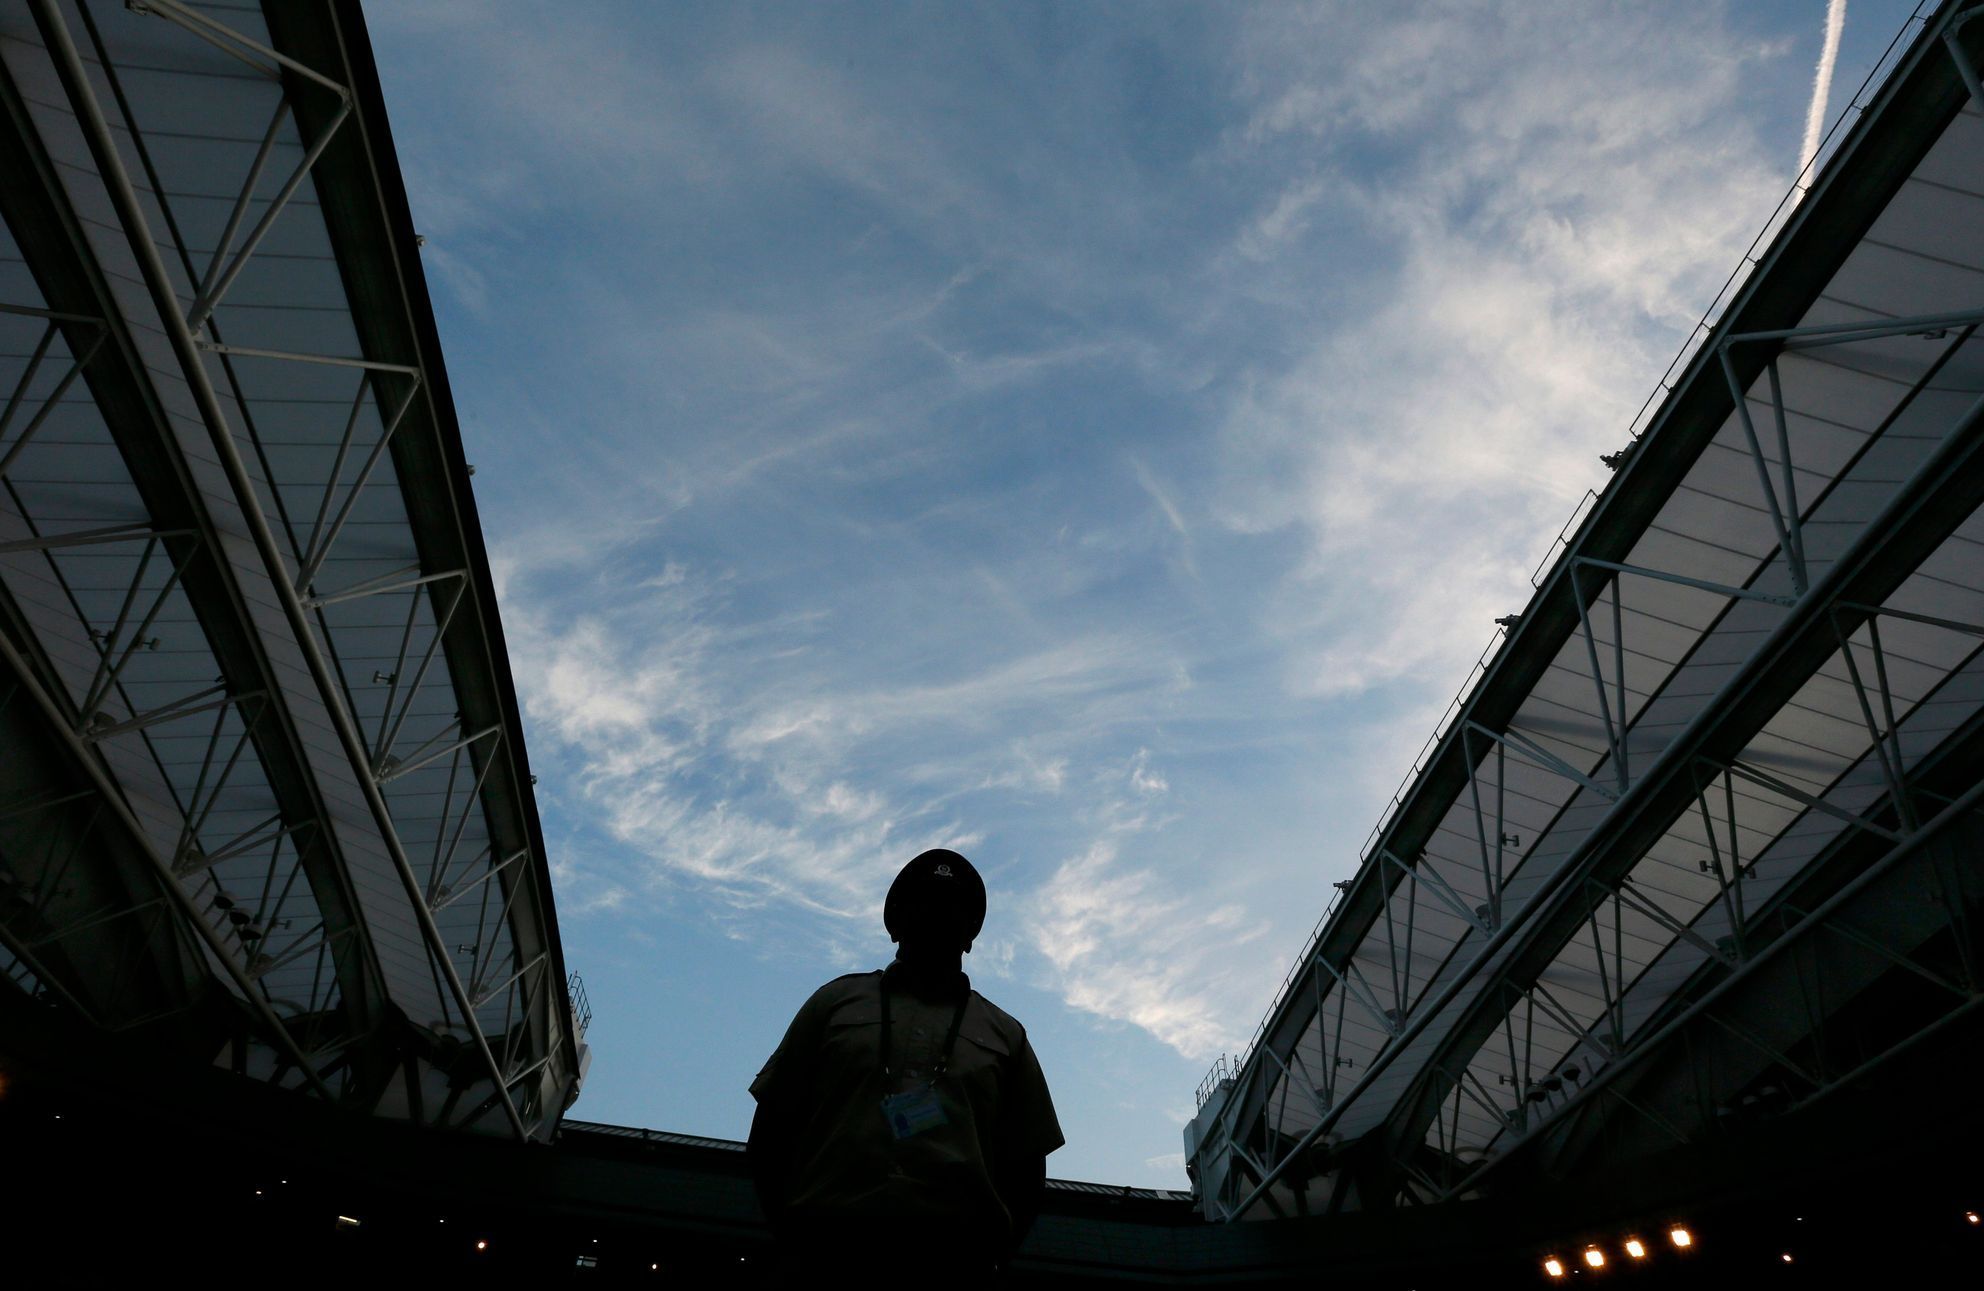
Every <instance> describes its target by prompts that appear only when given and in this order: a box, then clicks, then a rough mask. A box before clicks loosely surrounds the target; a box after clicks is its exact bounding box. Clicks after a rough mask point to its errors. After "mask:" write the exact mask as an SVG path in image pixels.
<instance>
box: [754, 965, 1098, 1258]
mask: <svg viewBox="0 0 1984 1291" xmlns="http://www.w3.org/2000/svg"><path fill="white" fill-rule="evenodd" d="M882 978H883V975H882V974H881V973H879V972H876V973H856V974H852V975H850V976H847V977H840V978H836V979H834V980H833V981H831V982H828V983H827V984H826V985H825V986H822V987H821V988H820V989H819V990H817V991H815V992H813V995H812V997H811V998H810V999H808V1000H807V1001H806V1003H805V1004H803V1005H801V1006H800V1009H799V1013H798V1015H797V1016H795V1017H794V1018H793V1019H792V1025H791V1026H790V1027H789V1028H787V1030H786V1033H785V1039H784V1040H782V1041H780V1043H779V1046H778V1049H777V1050H776V1051H775V1052H774V1053H773V1054H772V1056H771V1058H770V1060H768V1061H767V1062H766V1063H765V1067H764V1070H762V1071H760V1072H759V1073H758V1077H757V1079H756V1080H754V1081H752V1082H751V1094H752V1096H753V1097H755V1098H756V1099H757V1100H758V1101H759V1103H760V1104H761V1105H764V1106H767V1107H769V1106H773V1105H777V1106H779V1107H781V1108H784V1109H788V1110H789V1111H790V1113H791V1114H792V1116H793V1118H794V1125H795V1134H794V1148H793V1155H792V1159H791V1161H790V1164H789V1167H788V1169H787V1170H786V1172H785V1180H784V1183H785V1186H784V1192H785V1202H786V1204H787V1206H789V1207H790V1208H791V1210H792V1212H793V1213H794V1214H796V1215H802V1216H803V1215H808V1214H819V1215H829V1214H839V1215H848V1216H862V1217H872V1218H886V1217H915V1218H924V1219H929V1220H934V1221H943V1222H948V1223H960V1222H962V1223H968V1224H981V1223H982V1224H986V1225H987V1226H988V1227H997V1228H1002V1229H1003V1228H1005V1227H1008V1226H1010V1223H1011V1214H1010V1212H1009V1211H1008V1210H1007V1208H1006V1205H1005V1203H1004V1201H1002V1200H1001V1199H1000V1197H999V1194H998V1190H997V1187H996V1186H995V1180H996V1178H997V1177H998V1173H999V1166H1000V1164H1001V1163H1002V1162H1020V1163H1023V1162H1026V1161H1028V1160H1037V1159H1039V1158H1043V1157H1045V1156H1046V1155H1047V1154H1048V1153H1050V1152H1052V1151H1054V1149H1056V1148H1058V1147H1060V1146H1061V1145H1062V1143H1064V1142H1065V1141H1066V1140H1065V1139H1063V1138H1062V1136H1061V1126H1060V1122H1059V1121H1058V1120H1056V1119H1055V1116H1054V1103H1053V1099H1052V1098H1051V1097H1050V1096H1049V1095H1048V1092H1047V1080H1046V1077H1045V1076H1044V1075H1042V1074H1041V1070H1040V1062H1039V1060H1038V1059H1036V1058H1035V1057H1034V1054H1033V1047H1032V1046H1031V1045H1030V1044H1028V1043H1027V1038H1026V1028H1025V1027H1022V1026H1021V1025H1020V1024H1019V1023H1018V1022H1017V1021H1015V1020H1014V1019H1013V1018H1012V1017H1011V1016H1009V1015H1008V1014H1007V1013H1005V1012H1004V1011H1003V1010H1001V1009H1000V1008H999V1007H998V1006H996V1005H994V1004H993V1003H992V1002H991V1001H989V1000H987V999H986V998H985V997H984V996H982V995H979V994H978V993H977V992H976V991H971V990H970V983H969V981H968V979H966V978H965V977H964V975H963V974H962V973H960V974H958V984H959V987H960V988H961V989H963V990H965V991H966V992H967V993H968V994H967V1001H966V1004H965V1011H964V1016H963V1018H962V1020H961V1021H960V1022H959V1025H958V1039H957V1043H956V1045H955V1046H954V1048H953V1051H952V1053H951V1055H950V1060H949V1063H948V1065H947V1066H946V1068H945V1069H944V1070H943V1071H942V1072H941V1073H939V1072H937V1071H936V1068H937V1066H938V1059H939V1058H940V1056H941V1053H942V1049H943V1044H944V1037H945V1035H946V1034H947V1032H948V1031H949V1030H950V1026H951V1020H952V1018H953V1017H954V1016H956V1011H957V996H956V994H955V993H950V994H948V997H947V998H922V997H920V996H918V995H916V994H913V993H912V992H911V991H910V990H908V989H907V988H906V987H905V986H904V985H902V984H901V983H898V982H896V981H895V980H894V979H891V985H890V989H889V1015H890V1019H891V1026H890V1031H891V1033H892V1034H891V1036H890V1044H889V1047H890V1064H889V1065H890V1068H891V1073H892V1074H890V1075H887V1076H885V1075H884V1073H883V1071H882V1052H881V1042H882V1037H881V1029H882V1027H881V1023H882ZM926 1084H927V1085H929V1086H930V1088H931V1090H932V1092H933V1093H934V1094H935V1096H936V1099H937V1102H938V1105H939V1106H940V1107H941V1108H942V1109H943V1113H944V1122H943V1124H941V1125H936V1126H933V1127H931V1128H928V1129H924V1130H922V1131H921V1132H920V1133H916V1134H912V1135H910V1136H909V1137H907V1138H901V1139H899V1138H897V1137H896V1135H895V1133H894V1132H893V1131H892V1130H891V1128H890V1126H889V1123H888V1120H887V1118H886V1117H885V1115H884V1114H883V1111H882V1099H883V1097H884V1096H885V1095H888V1094H897V1093H906V1092H911V1091H913V1090H916V1089H918V1088H919V1087H921V1086H923V1085H926Z"/></svg>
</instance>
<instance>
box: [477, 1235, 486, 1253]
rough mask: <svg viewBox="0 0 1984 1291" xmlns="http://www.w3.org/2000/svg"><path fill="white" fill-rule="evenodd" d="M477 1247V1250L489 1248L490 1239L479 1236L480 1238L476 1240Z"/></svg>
mask: <svg viewBox="0 0 1984 1291" xmlns="http://www.w3.org/2000/svg"><path fill="white" fill-rule="evenodd" d="M475 1249H476V1250H478V1251H486V1250H488V1249H489V1239H488V1238H486V1237H485V1238H479V1239H477V1241H476V1243H475Z"/></svg>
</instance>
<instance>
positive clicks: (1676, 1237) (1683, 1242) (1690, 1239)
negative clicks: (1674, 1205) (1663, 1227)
mask: <svg viewBox="0 0 1984 1291" xmlns="http://www.w3.org/2000/svg"><path fill="white" fill-rule="evenodd" d="M1667 1236H1668V1238H1669V1240H1671V1241H1672V1242H1673V1243H1674V1245H1676V1246H1682V1247H1687V1246H1693V1245H1694V1244H1695V1235H1694V1234H1693V1233H1691V1232H1689V1231H1688V1230H1687V1229H1686V1228H1684V1227H1682V1226H1681V1225H1680V1224H1676V1225H1674V1227H1672V1228H1670V1229H1668V1230H1667Z"/></svg>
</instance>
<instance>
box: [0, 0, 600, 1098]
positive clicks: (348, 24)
mask: <svg viewBox="0 0 1984 1291" xmlns="http://www.w3.org/2000/svg"><path fill="white" fill-rule="evenodd" d="M0 173H4V174H5V175H6V176H7V181H6V183H5V184H4V185H0V215H4V228H0V389H4V391H5V392H6V399H7V403H6V405H5V415H4V421H0V748H4V749H5V750H6V756H5V758H4V759H0V967H4V970H5V972H6V975H7V976H8V977H9V978H10V979H11V980H12V981H13V982H14V983H15V984H17V985H18V986H19V987H20V988H22V989H23V990H25V991H27V992H29V993H30V994H33V995H35V996H36V997H38V998H41V999H43V1000H45V1001H47V1002H49V1003H50V1004H51V1005H53V1006H57V1007H61V1008H63V1009H66V1010H70V1011H72V1012H73V1013H75V1014H77V1015H79V1016H80V1017H81V1018H83V1019H86V1020H87V1021H88V1022H90V1023H91V1024H93V1025H94V1026H96V1027H99V1028H102V1029H104V1030H106V1031H118V1032H131V1033H134V1034H136V1035H138V1036H140V1037H150V1038H151V1039H152V1041H153V1042H154V1043H155V1044H156V1046H157V1047H158V1048H159V1049H160V1050H161V1051H169V1052H171V1053H173V1054H175V1055H178V1056H179V1057H180V1058H182V1059H183V1058H190V1059H193V1060H196V1061H202V1062H218V1063H221V1064H224V1065H232V1066H233V1067H234V1068H235V1069H237V1070H239V1071H243V1072H246V1073H248V1074H251V1075H253V1076H256V1077H258V1078H260V1079H263V1080H266V1081H268V1082H271V1083H273V1084H277V1085H280V1086H284V1087H288V1088H294V1089H297V1090H308V1091H314V1093H315V1095H317V1096H321V1097H324V1098H328V1099H331V1100H335V1101H337V1102H339V1103H341V1104H345V1105H352V1106H357V1107H360V1108H362V1109H366V1110H369V1111H372V1112H374V1113H376V1114H378V1115H381V1116H385V1117H389V1118H405V1119H409V1120H413V1121H416V1122H420V1123H423V1124H435V1125H447V1126H452V1127H465V1128H468V1129H471V1130H476V1131H484V1132H493V1133H499V1134H508V1135H516V1136H534V1137H543V1136H545V1135H548V1134H549V1133H550V1132H551V1130H552V1129H553V1127H554V1126H555V1124H556V1121H557V1118H558V1116H559V1114H560V1113H561V1112H562V1111H563V1109H564V1107H565V1106H566V1105H567V1104H568V1103H569V1101H570V1099H571V1098H572V1097H573V1096H574V1095H575V1094H576V1091H577V1086H578V1081H579V1079H580V1077H581V1075H582V1070H583V1065H584V1054H583V1047H582V1036H581V1028H580V1025H579V1023H578V1022H577V1020H576V1019H575V1016H574V1012H573V1010H572V1008H571V1007H570V1006H569V1004H568V1000H567V993H566V986H567V981H566V974H565V968H564V964H563V958H562V952H561V950H560V946H559V941H558V931H557V923H556V919H555V916H554V912H553V906H552V894H551V886H550V876H549V873H548V870H547V867H546V864H545V855H544V847H543V840H542V838H541V836H540V831H539V827H538V821H537V815H536V809H535V806H534V804H533V800H532V795H531V787H530V786H531V776H530V772H529V763H528V759H527V757H526V754H525V749H524V745H523V740H522V729H521V724H520V720H519V714H518V710H517V703H516V696H515V693H514V688H513V685H512V683H511V679H510V675H509V670H508V665H507V662H506V656H505V652H504V647H503V640H502V630H501V625H500V623H499V622H498V619H497V614H496V605H495V595H494V589H493V586H492V584H491V581H490V574H489V564H488V559H487V556H486V555H485V553H484V550H483V544H482V537H481V531H480V527H479V524H478V521H477V518H476V509H475V501H474V496H473V493H472V490H471V487H470V481H469V477H470V475H471V474H472V468H471V467H469V466H468V464H467V463H466V462H465V461H464V459H463V455H462V445H461V437H460V432H459V429H458V427H457V426H456V424H455V421H454V411H453V407H452V403H451V400H450V396H449V391H448V383H447V375H446V372H445V370H444V368H443V366H442V362H441V354H440V349H439V346H438V343H437V340H436V336H435V330H434V323H433V317H432V311H431V308H430V305H429V302H428V297H427V291H426V287H425V283H424V280H423V277H422V273H421V268H420V264H419V260H418V251H417V246H418V239H417V238H416V237H415V235H414V233H413V229H412V225H411V222H410V219H409V216H408V212H407V205H406V197H405V193H404V191H403V189H402V187H401V181H400V177H399V170H398V166H397V163H396V161H395V159H394V156H393V150H392V143H391V138H390V135H389V132H388V130H387V123H386V116H385V111H384V106H383V103H382V101H381V98H380V95H379V89H378V85H377V81H376V76H375V74H374V71H373V68H372V64H371V56H370V52H369V48H368V46H367V44H366V40H365V37H364V32H363V27H362V22H361V19H360V15H359V12H358V8H357V6H356V4H345V3H331V2H329V0H325V2H323V3H303V4H283V5H272V6H270V7H269V8H268V9H267V10H266V13H265V11H264V10H263V8H262V7H261V6H258V5H253V4H245V5H244V4H202V5H198V6H193V5H186V4H181V3H178V0H149V2H148V3H145V4H134V5H131V6H128V7H127V6H123V5H108V4H101V3H95V4H92V3H79V2H77V0H67V2H63V0H47V2H42V0H36V3H32V4H30V5H27V6H9V7H8V8H7V9H5V10H4V12H0Z"/></svg>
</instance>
